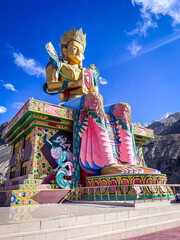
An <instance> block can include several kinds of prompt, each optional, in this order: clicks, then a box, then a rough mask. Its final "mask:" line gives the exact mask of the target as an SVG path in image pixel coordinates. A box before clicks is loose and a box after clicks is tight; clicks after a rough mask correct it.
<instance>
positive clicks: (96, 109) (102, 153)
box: [64, 93, 138, 174]
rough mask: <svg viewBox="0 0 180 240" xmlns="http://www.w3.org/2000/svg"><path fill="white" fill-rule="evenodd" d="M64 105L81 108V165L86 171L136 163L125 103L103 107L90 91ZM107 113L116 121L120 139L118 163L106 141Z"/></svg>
mask: <svg viewBox="0 0 180 240" xmlns="http://www.w3.org/2000/svg"><path fill="white" fill-rule="evenodd" d="M64 106H66V107H70V108H74V109H77V110H80V118H79V125H80V131H79V134H80V137H81V147H80V164H81V167H82V168H83V169H84V170H85V171H87V172H89V173H93V174H100V171H101V169H103V168H105V167H107V166H110V165H115V164H122V165H137V163H138V160H137V155H136V148H135V143H134V137H133V133H132V126H131V109H130V106H129V105H128V104H127V103H117V104H114V105H110V106H107V107H106V106H105V107H104V106H103V98H102V96H101V95H100V94H98V93H89V94H87V95H84V96H82V97H81V98H79V99H74V100H72V101H69V102H67V103H65V104H64ZM104 109H105V111H104ZM106 114H109V115H111V116H112V117H114V120H115V124H116V128H117V132H118V137H119V141H120V162H117V159H116V158H115V157H114V153H113V150H112V145H111V143H110V140H109V133H108V129H107V121H106Z"/></svg>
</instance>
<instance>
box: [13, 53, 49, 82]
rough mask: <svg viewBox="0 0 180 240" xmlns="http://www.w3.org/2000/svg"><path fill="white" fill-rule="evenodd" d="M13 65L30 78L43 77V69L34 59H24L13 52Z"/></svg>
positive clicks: (20, 54)
mask: <svg viewBox="0 0 180 240" xmlns="http://www.w3.org/2000/svg"><path fill="white" fill-rule="evenodd" d="M13 57H14V63H15V64H16V65H17V66H18V67H20V68H22V69H23V70H24V71H25V72H26V73H27V74H29V75H30V76H36V77H40V76H43V77H45V68H44V67H42V66H41V64H40V63H38V62H36V61H35V60H34V59H31V58H26V57H24V56H23V54H22V53H16V52H13Z"/></svg>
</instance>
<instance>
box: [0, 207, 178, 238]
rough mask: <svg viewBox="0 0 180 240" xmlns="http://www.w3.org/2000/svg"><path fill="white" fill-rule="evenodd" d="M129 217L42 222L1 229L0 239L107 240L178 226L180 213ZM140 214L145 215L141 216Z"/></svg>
mask: <svg viewBox="0 0 180 240" xmlns="http://www.w3.org/2000/svg"><path fill="white" fill-rule="evenodd" d="M129 212H132V211H129ZM147 212H148V211H147ZM127 213H128V212H126V214H125V212H119V213H116V212H114V213H109V214H99V215H92V216H88V215H87V216H77V217H71V218H66V220H65V218H61V219H53V220H47V221H39V222H27V223H20V224H10V225H1V226H0V233H1V235H0V239H13V238H18V237H24V236H27V235H31V236H32V238H33V239H34V235H42V234H49V235H50V234H51V233H53V235H54V236H55V235H57V237H58V236H59V234H61V236H64V238H62V237H61V239H75V238H77V239H78V238H79V237H81V238H82V237H84V239H85V237H87V236H86V235H87V233H88V234H91V235H93V236H94V235H102V232H103V234H104V235H107V236H108V235H109V234H111V235H112V234H116V235H117V234H119V233H121V232H125V233H126V230H128V229H132V230H137V229H139V228H141V227H142V228H143V226H144V228H147V227H148V226H149V225H152V224H155V225H157V224H159V223H160V222H162V221H163V222H164V223H166V222H169V221H172V222H177V219H178V217H179V216H180V211H177V210H175V211H169V212H164V213H158V214H151V215H149V214H148V215H141V216H137V217H131V216H130V215H129V214H127ZM139 213H140V214H142V212H139ZM173 226H174V225H173ZM134 228H135V229H134ZM55 233H56V234H55ZM142 234H144V233H142ZM104 235H103V236H104ZM29 237H30V236H29ZM88 237H91V236H88ZM87 239H88V238H87ZM90 239H91V238H90Z"/></svg>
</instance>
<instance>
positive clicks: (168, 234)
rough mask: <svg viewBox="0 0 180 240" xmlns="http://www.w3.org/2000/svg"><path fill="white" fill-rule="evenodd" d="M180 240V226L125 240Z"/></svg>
mask: <svg viewBox="0 0 180 240" xmlns="http://www.w3.org/2000/svg"><path fill="white" fill-rule="evenodd" d="M172 239H173V240H180V227H176V228H171V229H168V230H163V231H160V232H155V233H150V234H146V235H143V236H139V237H132V238H128V239H127V238H126V240H172Z"/></svg>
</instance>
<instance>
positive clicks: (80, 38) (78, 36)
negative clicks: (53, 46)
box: [59, 27, 86, 49]
mask: <svg viewBox="0 0 180 240" xmlns="http://www.w3.org/2000/svg"><path fill="white" fill-rule="evenodd" d="M71 41H77V42H79V43H81V44H82V45H83V47H84V49H85V48H86V34H83V30H82V28H80V29H79V30H77V31H75V28H74V27H72V29H71V31H69V32H67V33H66V32H65V33H64V35H63V36H62V37H61V42H60V43H59V46H60V47H61V48H63V47H67V45H68V44H69V43H70V42H71Z"/></svg>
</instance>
